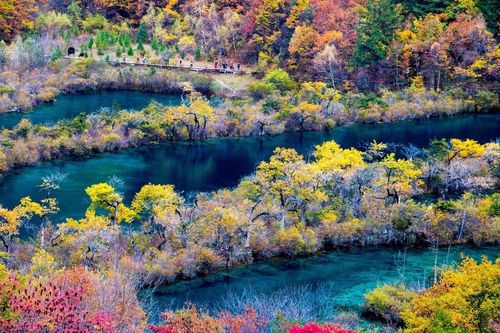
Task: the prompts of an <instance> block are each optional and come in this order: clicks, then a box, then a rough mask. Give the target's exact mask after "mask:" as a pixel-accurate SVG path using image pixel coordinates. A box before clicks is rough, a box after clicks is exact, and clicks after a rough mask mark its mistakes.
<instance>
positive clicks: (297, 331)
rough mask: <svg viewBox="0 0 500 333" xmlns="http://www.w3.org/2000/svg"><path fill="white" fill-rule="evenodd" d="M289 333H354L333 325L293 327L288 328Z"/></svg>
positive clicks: (312, 324) (309, 324)
mask: <svg viewBox="0 0 500 333" xmlns="http://www.w3.org/2000/svg"><path fill="white" fill-rule="evenodd" d="M289 333H356V332H355V331H352V330H347V329H345V328H342V327H339V326H336V325H333V324H324V325H320V324H317V323H307V324H305V325H304V326H299V325H294V326H292V327H291V328H290V331H289Z"/></svg>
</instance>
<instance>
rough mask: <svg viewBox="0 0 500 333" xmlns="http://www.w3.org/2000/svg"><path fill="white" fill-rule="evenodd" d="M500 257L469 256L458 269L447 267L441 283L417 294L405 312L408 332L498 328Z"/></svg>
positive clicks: (476, 330) (403, 315)
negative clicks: (476, 259) (478, 259)
mask: <svg viewBox="0 0 500 333" xmlns="http://www.w3.org/2000/svg"><path fill="white" fill-rule="evenodd" d="M499 278H500V260H499V259H497V260H496V262H491V261H489V260H488V259H486V258H483V260H482V262H481V263H478V262H476V261H474V260H473V259H471V258H465V259H464V260H463V261H462V263H461V264H460V265H459V266H458V268H457V269H456V270H453V269H449V270H446V271H445V272H444V273H443V274H442V276H441V279H440V280H439V283H437V284H436V285H434V286H432V287H430V288H429V289H427V290H425V291H424V292H422V293H420V294H416V296H415V297H414V298H413V300H412V302H411V305H410V306H409V307H408V308H407V309H404V310H403V311H402V314H401V316H402V318H403V320H404V322H405V324H406V327H407V328H406V329H405V332H409V333H419V332H422V333H423V332H430V331H443V332H444V331H447V332H451V331H463V332H471V333H479V332H488V331H490V330H491V331H494V328H493V327H494V325H496V324H497V323H496V320H497V318H498V311H497V310H498V305H496V304H495V300H496V299H497V297H498V279H499Z"/></svg>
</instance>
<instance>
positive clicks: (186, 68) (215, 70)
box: [64, 56, 256, 74]
mask: <svg viewBox="0 0 500 333" xmlns="http://www.w3.org/2000/svg"><path fill="white" fill-rule="evenodd" d="M64 58H66V59H70V60H76V59H81V58H78V57H70V56H65V57H64ZM96 60H97V61H99V62H109V64H111V65H113V66H134V67H152V68H162V69H170V70H184V71H193V72H202V73H212V74H218V73H222V74H256V73H254V72H250V71H244V70H242V69H240V70H238V69H230V68H226V69H224V68H209V67H197V66H191V65H189V66H177V65H167V64H151V63H147V62H146V63H144V62H133V61H116V60H110V61H107V60H104V59H96Z"/></svg>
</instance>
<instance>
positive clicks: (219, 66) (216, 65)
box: [214, 61, 241, 71]
mask: <svg viewBox="0 0 500 333" xmlns="http://www.w3.org/2000/svg"><path fill="white" fill-rule="evenodd" d="M214 68H215V69H223V70H227V69H230V70H235V69H236V70H237V71H240V70H241V64H239V63H238V64H236V68H235V66H234V64H233V63H232V62H230V63H227V62H225V61H224V62H222V63H219V62H218V61H216V62H215V63H214Z"/></svg>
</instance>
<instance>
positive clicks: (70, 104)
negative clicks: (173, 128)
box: [0, 91, 181, 128]
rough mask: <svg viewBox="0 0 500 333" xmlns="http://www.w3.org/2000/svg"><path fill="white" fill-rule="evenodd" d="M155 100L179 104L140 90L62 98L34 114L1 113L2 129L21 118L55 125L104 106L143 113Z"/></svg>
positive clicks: (172, 98) (168, 97) (177, 100)
mask: <svg viewBox="0 0 500 333" xmlns="http://www.w3.org/2000/svg"><path fill="white" fill-rule="evenodd" d="M152 100H155V101H157V102H159V103H161V104H164V105H180V103H181V98H180V96H179V95H169V94H155V93H147V92H140V91H103V92H97V93H92V94H82V95H61V96H58V97H57V100H56V101H55V102H54V103H48V104H43V105H40V106H38V107H36V108H35V109H34V110H33V111H32V112H26V113H22V112H11V113H6V114H0V128H2V127H5V128H11V127H14V126H15V125H16V124H18V123H19V121H20V120H21V119H23V118H24V119H28V120H29V121H30V122H31V123H32V124H53V123H55V122H57V121H58V120H61V119H72V118H74V117H76V116H77V115H79V114H80V113H85V114H88V113H93V112H98V111H99V109H100V108H102V107H109V108H111V107H113V105H115V106H117V107H120V108H122V109H129V110H140V109H142V108H144V107H145V106H147V105H148V104H149V103H150V102H151V101H152Z"/></svg>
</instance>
